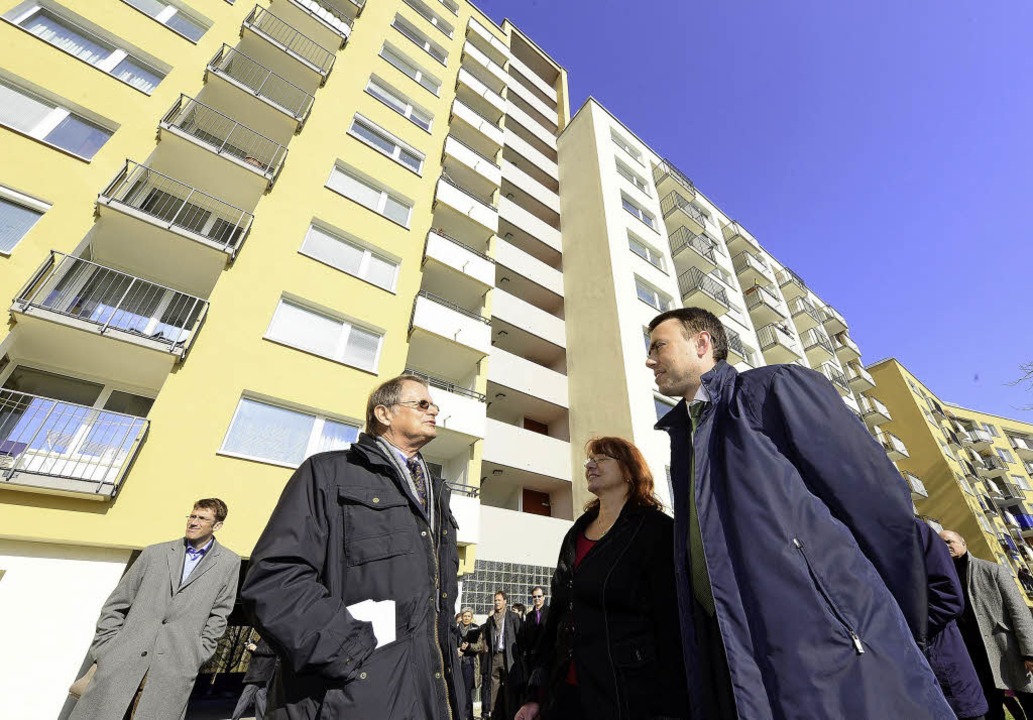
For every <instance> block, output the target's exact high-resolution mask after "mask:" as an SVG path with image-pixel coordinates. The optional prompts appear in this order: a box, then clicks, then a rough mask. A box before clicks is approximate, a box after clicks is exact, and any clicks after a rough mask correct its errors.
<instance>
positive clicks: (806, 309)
mask: <svg viewBox="0 0 1033 720" xmlns="http://www.w3.org/2000/svg"><path fill="white" fill-rule="evenodd" d="M789 312H790V313H792V316H793V317H796V316H797V315H799V314H801V313H805V314H807V315H809V316H810V317H811V318H812V319H813V320H814V322H815V323H818V324H821V316H820V315H819V314H818V308H816V307H814V305H812V304H811V301H810V300H808V299H807V298H804V297H795V298H793V299H792V300H790V301H789Z"/></svg>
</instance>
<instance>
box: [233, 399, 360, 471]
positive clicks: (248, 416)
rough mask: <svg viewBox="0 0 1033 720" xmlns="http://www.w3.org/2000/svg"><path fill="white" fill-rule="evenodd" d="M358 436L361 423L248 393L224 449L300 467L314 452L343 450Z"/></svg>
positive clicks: (250, 457) (239, 407)
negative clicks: (334, 417)
mask: <svg viewBox="0 0 1033 720" xmlns="http://www.w3.org/2000/svg"><path fill="white" fill-rule="evenodd" d="M358 437H359V428H358V426H357V425H353V424H351V423H347V422H342V421H340V420H334V419H331V418H329V417H326V416H324V415H317V414H315V413H308V412H301V411H298V410H292V409H288V408H285V407H281V406H279V405H274V404H272V403H267V402H262V401H260V400H255V399H252V398H248V397H245V398H241V400H240V403H239V404H238V405H237V411H236V412H235V413H234V414H233V420H232V422H231V423H230V429H229V431H228V432H227V433H226V438H225V439H224V440H223V442H222V452H223V453H225V454H228V455H237V456H240V457H245V458H248V459H251V460H263V461H266V462H272V463H276V464H278V465H287V466H288V467H297V466H298V465H300V464H301V463H302V461H304V460H305V458H307V457H308V456H310V455H314V454H316V453H320V452H327V451H329V450H343V449H345V448H347V447H348V446H350V445H351V444H352V443H353V442H355V440H356V439H358Z"/></svg>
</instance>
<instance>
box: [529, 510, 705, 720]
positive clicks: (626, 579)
mask: <svg viewBox="0 0 1033 720" xmlns="http://www.w3.org/2000/svg"><path fill="white" fill-rule="evenodd" d="M597 515H598V511H595V510H593V511H589V512H587V513H585V514H584V515H582V516H581V517H580V518H578V520H577V521H576V522H575V523H574V526H573V527H572V528H571V529H570V531H569V532H567V535H566V537H565V538H564V539H563V544H562V546H561V548H560V555H559V559H558V561H557V563H556V572H555V573H554V574H553V577H552V590H551V598H552V605H551V610H550V612H549V617H548V623H547V625H546V628H545V635H544V637H543V638H542V644H541V646H540V648H539V654H538V658H539V662H538V666H537V667H536V668H535V669H534V671H533V672H532V675H531V681H530V686H531V687H530V688H529V690H530V693H529V694H530V695H531V697H532V698H533V699H536V700H540V701H541V702H542V704H543V707H544V716H545V718H546V720H558V719H557V717H556V715H555V710H554V709H553V708H552V707H551V706H552V702H553V701H554V700H555V698H556V694H557V691H558V690H559V689H560V688H561V685H562V683H564V682H565V681H566V678H567V673H568V670H569V666H570V662H571V659H573V662H574V664H575V666H576V672H577V680H578V688H579V691H580V696H581V702H582V707H583V710H584V713H585V717H589V718H592V720H640V719H646V718H653V717H657V716H668V717H674V718H683V717H688V707H687V704H688V698H687V693H686V688H685V674H684V664H683V662H682V651H681V643H680V638H679V636H678V632H677V627H678V610H677V599H676V595H675V587H674V557H673V550H672V548H673V539H672V532H673V527H674V523H673V522H672V521H671V518H669V517H668V516H667V515H664V514H663V513H662V512H660V511H659V510H654V509H652V508H646V507H639V506H633V505H625V506H624V509H623V510H622V511H621V514H620V517H618V518H617V521H616V522H615V523H614V524H613V527H612V528H610V530H609V531H608V532H607V533H606V534H605V535H604V536H603V537H602V538H600V539H599V541H598V542H597V543H596V544H595V546H594V547H593V548H592V549H591V550H590V551H589V552H588V554H587V555H586V556H585V558H584V559H583V560H582V561H581V564H580V565H579V566H578V567H577V569H576V570H575V569H574V554H575V549H576V543H577V538H578V536H579V535H580V534H581V533H583V532H584V529H585V528H586V527H588V524H589V523H590V522H591V521H592V520H594V519H595V517H596V516H597Z"/></svg>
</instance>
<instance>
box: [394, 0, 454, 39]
mask: <svg viewBox="0 0 1033 720" xmlns="http://www.w3.org/2000/svg"><path fill="white" fill-rule="evenodd" d="M405 4H406V5H408V6H409V7H411V8H412V9H413V10H415V11H416V12H417V13H419V15H420V17H422V18H423V19H424V20H426V21H427V22H429V23H430V24H431V25H433V26H434V27H436V28H437V29H438V30H440V31H441V32H443V33H445V34H446V35H448V36H449V37H452V35H453V33H455V28H453V27H452V25H451V24H450V23H448V22H446V21H445V19H444V18H442V17H440V16H439V15H438V14H437V13H435V12H434V11H433V10H431V9H430V8H429V7H427V6H426V5H424V4H423V2H422V0H405Z"/></svg>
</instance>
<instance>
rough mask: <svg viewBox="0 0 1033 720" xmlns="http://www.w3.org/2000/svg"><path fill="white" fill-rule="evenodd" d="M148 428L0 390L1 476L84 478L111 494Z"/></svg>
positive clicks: (140, 421) (137, 420)
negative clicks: (25, 474)
mask: <svg viewBox="0 0 1033 720" xmlns="http://www.w3.org/2000/svg"><path fill="white" fill-rule="evenodd" d="M147 426H148V421H147V420H146V419H145V418H141V417H136V416H133V415H124V414H122V413H117V412H110V411H107V410H101V409H99V408H92V407H88V406H86V405H78V404H76V403H70V402H63V401H61V400H55V399H53V398H48V397H41V396H39V395H31V394H29V393H23V392H17V391H14V390H5V389H0V477H3V478H5V479H11V478H12V477H13V476H14V475H15V473H27V474H33V475H41V476H47V477H55V478H67V479H72V480H85V481H89V482H92V483H100V484H102V485H109V486H110V488H106V489H104V490H103V492H105V494H111V495H114V494H115V492H117V490H118V485H119V484H120V483H121V481H122V476H123V474H124V472H125V470H126V468H127V467H128V466H129V464H130V462H131V461H132V459H133V456H135V454H136V451H137V448H138V446H139V443H140V441H141V440H142V439H143V437H144V435H145V434H146V432H147ZM96 491H97V492H102V489H101V488H100V487H98V488H97V489H96Z"/></svg>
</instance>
